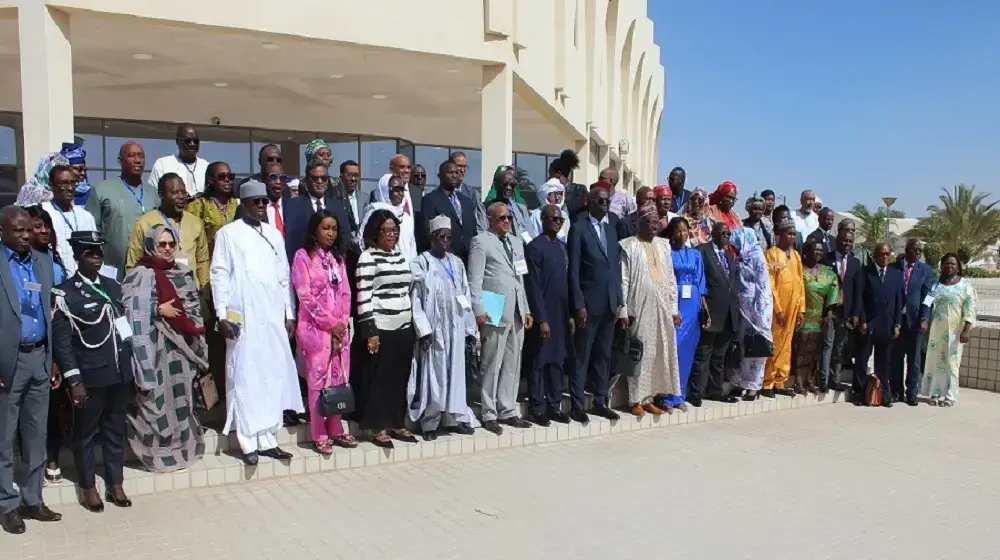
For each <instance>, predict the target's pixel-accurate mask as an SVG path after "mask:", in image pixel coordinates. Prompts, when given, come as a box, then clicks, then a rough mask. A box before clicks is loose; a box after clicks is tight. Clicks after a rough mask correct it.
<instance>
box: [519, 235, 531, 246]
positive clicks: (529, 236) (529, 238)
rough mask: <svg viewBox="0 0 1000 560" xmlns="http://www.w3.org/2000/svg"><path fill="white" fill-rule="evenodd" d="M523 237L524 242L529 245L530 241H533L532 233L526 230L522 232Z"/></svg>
mask: <svg viewBox="0 0 1000 560" xmlns="http://www.w3.org/2000/svg"><path fill="white" fill-rule="evenodd" d="M521 239H522V240H523V241H524V244H525V245H527V244H528V243H531V239H532V238H531V234H530V233H528V232H524V233H522V234H521Z"/></svg>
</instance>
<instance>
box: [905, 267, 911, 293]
mask: <svg viewBox="0 0 1000 560" xmlns="http://www.w3.org/2000/svg"><path fill="white" fill-rule="evenodd" d="M912 272H913V265H912V264H908V265H906V281H905V282H904V284H905V290H906V293H910V274H911V273H912Z"/></svg>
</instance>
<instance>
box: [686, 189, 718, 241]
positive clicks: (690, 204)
mask: <svg viewBox="0 0 1000 560" xmlns="http://www.w3.org/2000/svg"><path fill="white" fill-rule="evenodd" d="M707 204H708V195H706V194H705V190H704V189H702V188H696V189H695V190H694V191H692V192H691V196H689V197H688V201H687V202H686V203H684V207H683V208H681V216H683V217H684V218H685V219H686V220H687V221H688V224H690V225H691V230H690V243H691V246H692V247H697V246H698V245H701V244H702V243H708V242H709V241H711V240H712V225H713V224H715V220H713V219H712V218H711V217H710V216H709V215H708V206H707Z"/></svg>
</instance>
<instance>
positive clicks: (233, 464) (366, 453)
mask: <svg viewBox="0 0 1000 560" xmlns="http://www.w3.org/2000/svg"><path fill="white" fill-rule="evenodd" d="M847 396H848V395H847V394H846V393H843V394H840V393H836V394H835V393H830V394H828V395H825V396H823V395H821V396H814V395H806V396H800V397H795V398H791V397H778V398H776V399H759V400H757V401H754V402H739V403H735V404H722V403H716V402H706V403H705V404H704V406H702V407H701V408H693V407H692V408H691V409H690V410H689V411H688V412H686V413H682V412H679V411H677V412H675V413H674V414H671V415H663V416H659V417H653V416H650V415H646V416H644V417H643V418H635V417H633V416H632V415H630V414H627V413H622V417H621V419H620V420H617V421H614V422H611V421H608V420H605V419H603V418H597V417H594V416H591V417H590V423H589V424H587V425H580V424H577V423H572V424H569V425H552V426H549V427H547V428H543V427H540V426H532V427H531V428H526V429H514V428H510V427H505V429H504V433H503V434H502V435H500V436H496V435H494V434H492V433H490V432H487V431H485V430H481V429H480V430H476V433H475V434H474V435H470V436H459V435H450V436H446V437H442V438H439V439H438V440H437V441H434V442H424V441H420V442H419V443H416V444H404V443H399V442H396V444H395V449H392V450H384V449H380V448H377V447H375V446H374V445H372V444H371V443H368V442H362V443H361V444H360V445H359V446H358V448H356V449H340V448H338V449H337V450H336V451H335V453H334V454H333V455H330V456H322V455H320V454H318V453H316V452H315V451H313V449H312V445H311V442H310V441H309V439H310V438H309V435H308V427H307V426H297V427H294V428H283V429H281V430H280V431H279V432H278V441H279V443H280V444H281V445H282V447H283V448H284V449H285V450H286V451H288V452H290V453H292V454H293V455H294V457H293V458H292V459H291V460H290V461H287V462H279V461H274V460H271V459H267V458H264V457H262V458H261V459H260V463H259V464H258V465H256V466H253V467H247V466H245V465H244V464H243V461H242V460H241V459H240V453H239V446H238V445H237V444H236V441H235V438H234V437H233V436H229V437H226V436H222V435H221V434H220V433H219V432H218V431H216V430H208V431H207V433H206V434H205V448H206V452H205V456H204V458H203V459H202V460H201V461H199V462H198V463H196V464H195V465H193V466H192V467H191V468H190V469H187V470H183V471H178V472H174V473H165V474H154V473H150V472H147V471H145V470H142V469H141V468H139V467H138V465H136V464H134V463H129V464H128V465H127V466H126V468H125V483H124V486H125V490H126V492H127V493H128V494H129V496H130V497H132V498H133V499H137V500H141V499H142V496H148V495H151V494H158V493H161V492H172V491H176V490H185V489H188V488H200V487H205V486H221V485H226V484H242V483H247V482H252V481H254V480H263V479H268V478H282V477H289V476H295V475H303V474H317V473H323V472H329V471H340V472H341V473H344V474H345V476H357V474H356V473H355V474H351V473H352V471H353V470H354V469H361V468H370V467H374V466H377V465H384V464H388V463H402V462H407V461H417V460H424V459H432V458H439V457H449V456H455V455H464V454H470V453H485V452H490V451H493V450H497V449H504V448H510V447H525V446H530V445H542V444H549V443H555V442H559V441H566V440H573V439H579V438H585V437H597V436H606V435H613V434H620V433H623V432H631V431H635V430H644V429H651V428H666V427H671V426H679V425H683V424H694V423H700V422H709V421H714V420H723V419H733V418H740V417H744V416H751V415H756V414H763V413H768V412H778V411H784V410H792V409H797V408H805V407H810V406H817V405H825V404H832V403H837V402H842V401H844V400H845V399H846V398H847ZM615 400H617V399H615ZM522 408H523V407H522ZM64 465H65V466H66V467H70V466H71V465H72V460H69V461H68V462H66V463H64ZM97 470H98V478H99V480H98V487H99V489H100V491H101V493H102V495H103V492H104V483H103V481H102V480H100V476H101V469H100V468H98V469H97ZM63 474H64V476H65V477H66V480H65V481H63V482H62V483H60V484H56V485H50V486H46V488H45V489H44V497H45V501H46V503H47V504H49V505H60V504H61V505H72V504H77V503H78V502H79V496H78V491H77V488H76V485H75V482H74V481H75V480H76V476H75V473H74V472H73V471H72V469H71V468H64V469H63Z"/></svg>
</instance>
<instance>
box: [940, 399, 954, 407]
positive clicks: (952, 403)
mask: <svg viewBox="0 0 1000 560" xmlns="http://www.w3.org/2000/svg"><path fill="white" fill-rule="evenodd" d="M954 404H955V403H954V402H953V401H949V400H948V399H944V400H942V401H941V404H940V406H943V407H945V408H950V407H951V406H952V405H954Z"/></svg>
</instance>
